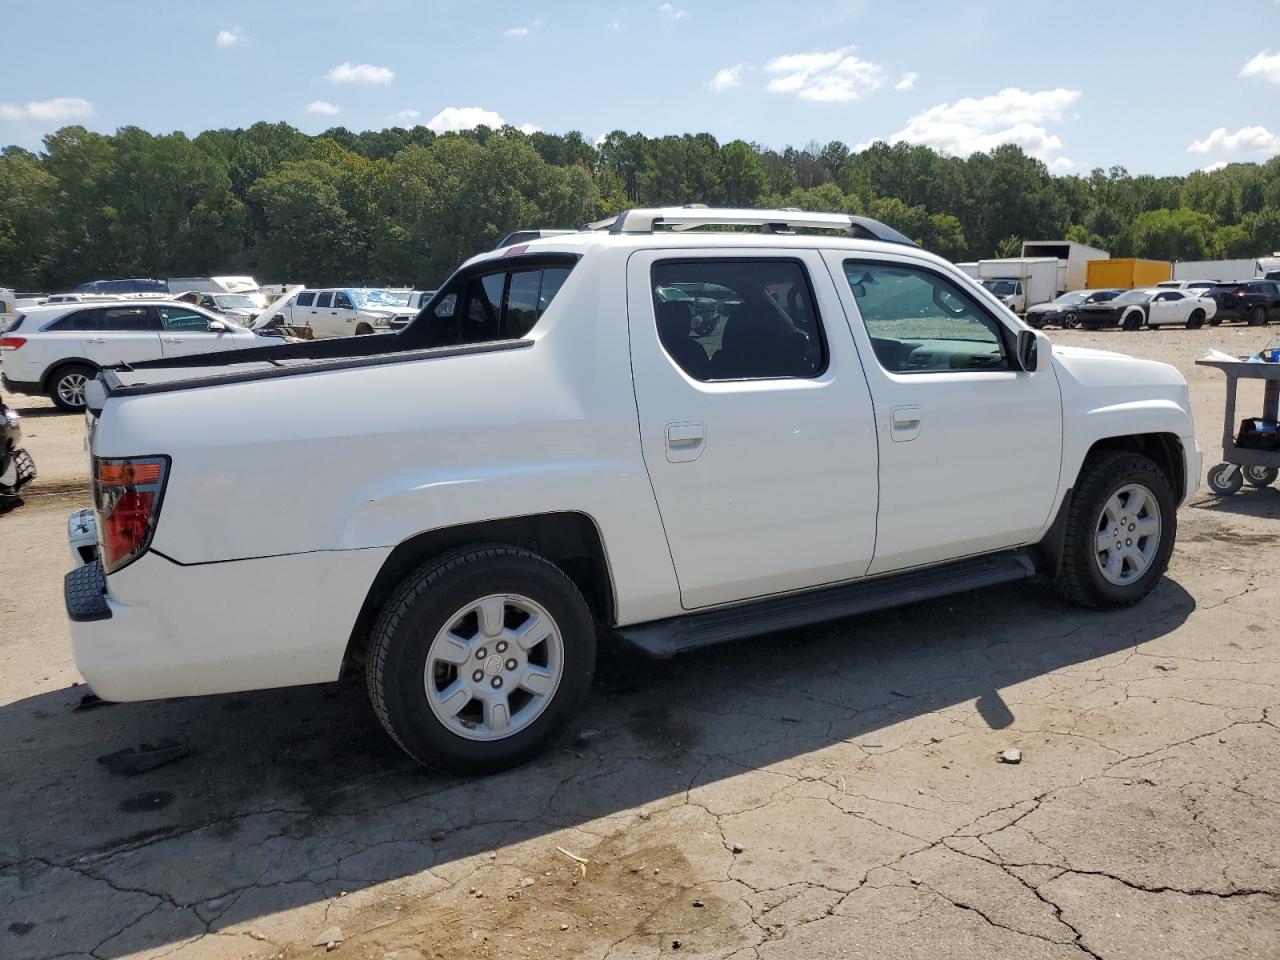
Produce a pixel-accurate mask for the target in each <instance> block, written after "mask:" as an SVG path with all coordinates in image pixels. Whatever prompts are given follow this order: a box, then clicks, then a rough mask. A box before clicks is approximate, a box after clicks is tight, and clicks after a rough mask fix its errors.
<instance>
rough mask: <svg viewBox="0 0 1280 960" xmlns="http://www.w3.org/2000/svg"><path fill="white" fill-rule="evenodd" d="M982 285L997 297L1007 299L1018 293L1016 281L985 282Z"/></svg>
mask: <svg viewBox="0 0 1280 960" xmlns="http://www.w3.org/2000/svg"><path fill="white" fill-rule="evenodd" d="M982 285H983V286H984V287H986V288H987V289H988V290H990V291H991V292H992V293H994V294H995V295H996V296H997V297H1007V296H1009V295H1010V294H1013V293H1017V292H1018V281H1016V280H983V281H982Z"/></svg>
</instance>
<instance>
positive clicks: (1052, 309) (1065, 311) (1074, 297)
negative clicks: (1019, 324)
mask: <svg viewBox="0 0 1280 960" xmlns="http://www.w3.org/2000/svg"><path fill="white" fill-rule="evenodd" d="M1123 292H1124V291H1122V290H1073V291H1072V292H1070V293H1064V294H1063V295H1062V296H1060V297H1058V298H1057V299H1055V300H1050V301H1049V302H1048V303H1041V304H1038V305H1036V306H1034V307H1032V308H1031V309H1030V310H1028V311H1027V315H1026V317H1025V318H1024V319H1025V320H1026V321H1027V326H1029V327H1035V329H1037V330H1041V329H1043V328H1044V327H1046V326H1048V325H1049V324H1051V323H1056V324H1057V325H1058V326H1060V327H1062V328H1063V329H1064V330H1073V329H1075V328H1076V327H1077V326H1079V322H1080V319H1079V318H1080V307H1081V306H1083V305H1084V304H1086V303H1106V302H1107V301H1108V300H1114V299H1115V298H1116V297H1117V296H1119V295H1120V294H1121V293H1123Z"/></svg>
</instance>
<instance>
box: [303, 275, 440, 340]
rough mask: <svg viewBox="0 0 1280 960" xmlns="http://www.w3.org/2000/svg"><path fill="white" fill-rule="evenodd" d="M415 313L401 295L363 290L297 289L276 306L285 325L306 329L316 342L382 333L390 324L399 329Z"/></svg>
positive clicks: (356, 288)
mask: <svg viewBox="0 0 1280 960" xmlns="http://www.w3.org/2000/svg"><path fill="white" fill-rule="evenodd" d="M416 313H417V311H416V310H410V309H408V308H407V307H406V306H405V305H404V298H403V296H396V295H395V294H393V293H391V292H390V291H387V290H371V289H366V288H363V287H337V288H331V289H327V290H300V291H299V292H298V293H297V294H295V295H294V296H293V297H291V298H290V299H289V300H288V301H287V302H286V303H284V304H282V305H281V306H280V315H281V317H282V318H283V319H284V322H285V323H287V324H290V325H292V326H295V327H309V328H310V329H311V334H312V336H313V337H314V338H315V339H317V340H320V339H324V338H326V337H350V336H357V337H363V336H368V335H369V334H371V333H379V332H385V331H387V330H389V329H391V328H392V324H396V326H397V328H403V327H404V326H406V325H407V324H408V322H409V321H410V320H412V319H413V317H414V316H415V314H416Z"/></svg>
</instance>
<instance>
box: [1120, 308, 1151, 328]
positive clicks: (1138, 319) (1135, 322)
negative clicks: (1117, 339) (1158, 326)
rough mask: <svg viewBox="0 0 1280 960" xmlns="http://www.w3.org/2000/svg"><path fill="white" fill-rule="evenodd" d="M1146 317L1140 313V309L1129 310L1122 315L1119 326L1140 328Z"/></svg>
mask: <svg viewBox="0 0 1280 960" xmlns="http://www.w3.org/2000/svg"><path fill="white" fill-rule="evenodd" d="M1145 320H1146V317H1144V316H1143V315H1142V311H1141V310H1130V311H1129V312H1128V313H1126V314H1125V315H1124V319H1123V320H1121V321H1120V327H1121V329H1124V330H1137V329H1139V328H1141V326H1142V324H1143V322H1144V321H1145Z"/></svg>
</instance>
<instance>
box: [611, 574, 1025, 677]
mask: <svg viewBox="0 0 1280 960" xmlns="http://www.w3.org/2000/svg"><path fill="white" fill-rule="evenodd" d="M1035 572H1036V567H1035V563H1034V562H1033V561H1032V559H1031V555H1030V554H1029V553H1028V552H1025V551H1022V550H1014V551H1010V552H1007V553H998V554H992V555H990V556H985V557H976V558H974V559H971V560H959V561H956V562H954V563H947V564H941V565H939V566H936V567H927V568H925V569H923V570H910V571H907V572H905V573H894V574H888V575H886V576H882V577H874V578H872V579H869V580H858V581H856V582H854V583H847V584H841V585H840V586H838V587H826V588H824V589H821V590H813V591H810V592H808V593H799V594H788V595H786V596H784V597H770V598H769V599H766V600H755V601H752V602H750V603H745V604H740V605H738V606H734V607H726V608H718V609H714V610H708V611H707V612H705V613H688V614H684V615H682V616H679V617H671V618H670V619H668V620H653V621H650V622H649V623H638V624H635V625H634V626H629V627H620V628H618V629H617V630H616V631H615V633H616V634H617V635H618V636H619V637H621V638H622V639H623V640H624V641H626V642H627V643H628V644H630V645H631V646H633V647H635V648H637V649H638V650H640V651H641V652H642V653H646V654H648V655H649V656H651V657H658V658H662V659H666V658H668V657H674V656H675V655H676V654H677V653H686V652H687V651H690V650H697V649H698V648H699V647H709V646H711V645H712V644H716V643H724V642H725V641H727V640H740V639H742V638H743V637H754V636H757V635H759V634H762V633H772V632H773V631H775V630H790V629H792V628H794V627H807V626H810V625H811V624H815V623H822V622H824V621H826V620H836V619H838V618H840V617H850V616H854V615H856V614H860V613H870V612H872V611H873V610H884V609H886V608H888V607H900V606H904V605H906V604H909V603H917V602H919V601H921V600H932V599H934V598H935V597H944V596H947V595H948V594H952V593H961V592H963V591H965V590H976V589H978V588H980V587H990V586H994V585H995V584H998V583H1010V582H1012V581H1014V580H1025V579H1027V578H1028V577H1031V576H1033V575H1034V574H1035Z"/></svg>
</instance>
